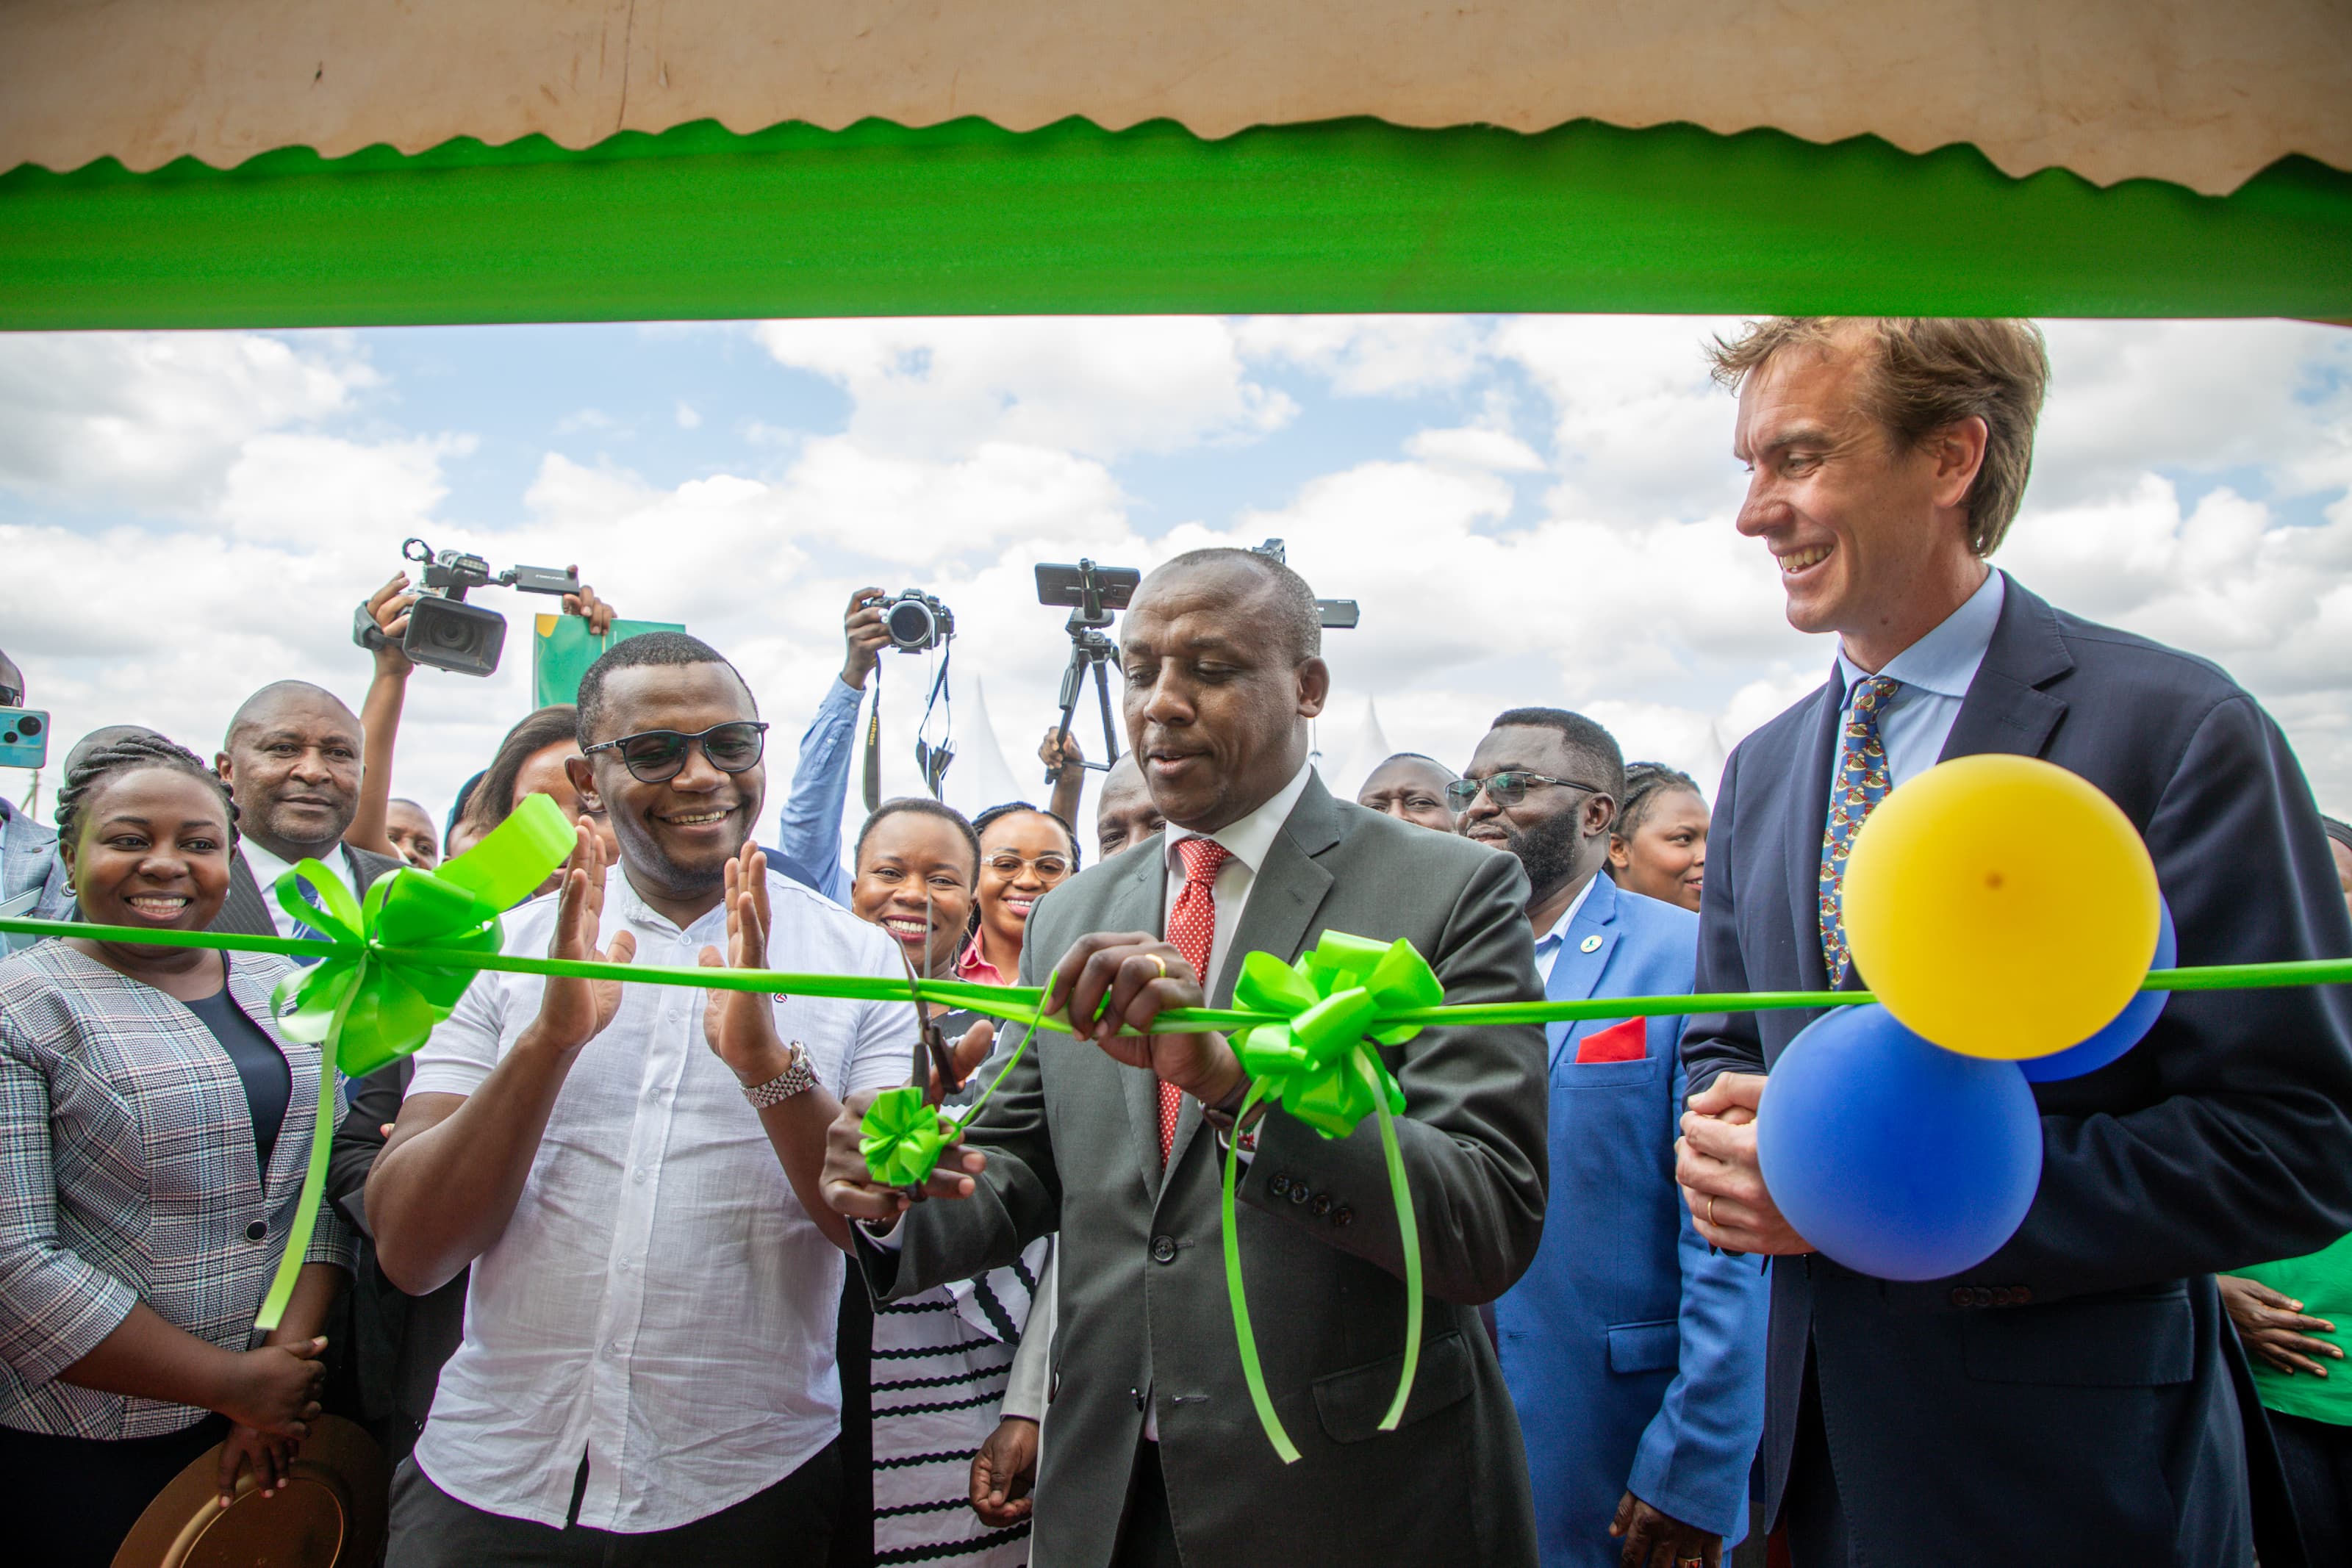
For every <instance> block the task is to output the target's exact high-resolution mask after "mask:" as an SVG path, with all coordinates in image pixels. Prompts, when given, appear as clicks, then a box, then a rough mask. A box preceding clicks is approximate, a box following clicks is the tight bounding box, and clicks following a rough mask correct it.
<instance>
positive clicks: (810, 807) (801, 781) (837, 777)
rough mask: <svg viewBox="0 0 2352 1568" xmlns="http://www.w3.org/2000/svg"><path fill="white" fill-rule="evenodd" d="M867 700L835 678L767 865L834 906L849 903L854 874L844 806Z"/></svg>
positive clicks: (813, 723)
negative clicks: (848, 862)
mask: <svg viewBox="0 0 2352 1568" xmlns="http://www.w3.org/2000/svg"><path fill="white" fill-rule="evenodd" d="M865 700H866V694H865V693H864V692H862V691H859V690H858V689H857V688H856V687H855V686H850V685H844V684H843V683H842V681H841V679H840V678H839V677H838V676H836V677H835V678H834V679H833V680H832V681H830V682H828V683H827V684H826V685H825V692H824V701H823V702H820V703H819V704H817V707H816V716H815V717H814V718H813V719H811V720H809V727H808V733H807V734H805V735H803V736H802V737H801V759H800V761H799V762H798V763H797V764H796V765H795V766H794V767H793V787H792V790H791V792H790V793H789V794H787V795H786V796H785V797H784V809H783V810H782V812H781V813H780V814H779V818H778V821H777V822H776V842H775V845H774V847H773V848H772V849H771V850H770V852H769V854H768V860H769V862H770V863H771V864H772V865H773V866H774V867H775V868H776V869H777V870H778V871H780V872H782V873H783V874H784V875H786V876H788V877H790V878H791V879H792V880H793V881H794V882H796V883H800V884H801V885H802V886H803V887H810V888H814V889H815V890H816V891H817V892H819V893H821V894H824V896H825V897H827V898H830V899H831V900H833V901H834V902H835V904H843V905H846V904H848V903H849V883H850V873H849V870H848V868H847V867H846V866H844V865H843V864H842V863H841V805H842V802H843V801H845V800H847V799H848V798H849V768H850V763H851V760H852V759H853V758H856V755H857V713H858V709H859V707H860V706H862V705H863V704H864V702H865Z"/></svg>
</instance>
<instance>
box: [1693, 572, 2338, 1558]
mask: <svg viewBox="0 0 2352 1568" xmlns="http://www.w3.org/2000/svg"><path fill="white" fill-rule="evenodd" d="M1842 698H1843V692H1842V690H1841V689H1840V687H1839V685H1838V683H1837V681H1836V680H1835V678H1834V677H1832V681H1831V683H1830V684H1829V685H1826V686H1824V687H1822V689H1821V690H1820V691H1817V692H1815V693H1814V694H1813V695H1811V696H1809V697H1807V698H1806V699H1805V700H1804V701H1802V702H1801V703H1799V704H1798V705H1797V706H1795V707H1793V708H1790V710H1789V711H1788V712H1787V713H1784V714H1782V715H1781V716H1780V717H1778V718H1776V719H1774V720H1773V721H1772V722H1771V723H1770V724H1769V725H1767V726H1765V727H1763V728H1762V729H1760V730H1759V731H1758V732H1757V733H1756V734H1754V735H1753V736H1750V737H1748V739H1747V740H1745V741H1743V742H1742V743H1741V744H1740V746H1739V747H1738V750H1736V751H1735V752H1734V753H1733V754H1732V756H1731V758H1730V760H1729V761H1728V762H1727V764H1726V765H1725V769H1724V779H1723V787H1722V789H1721V792H1720V798H1719V800H1718V803H1717V810H1716V817H1715V831H1714V833H1713V835H1712V840H1713V841H1712V842H1711V843H1710V845H1709V853H1708V856H1707V876H1706V895H1705V900H1704V908H1703V910H1702V918H1701V929H1700V942H1699V961H1698V977H1697V987H1698V989H1699V990H1701V991H1703V992H1704V991H1738V990H1749V989H1756V990H1783V989H1786V990H1811V989H1816V988H1822V987H1823V986H1825V984H1826V980H1825V978H1824V973H1823V966H1822V947H1821V936H1820V930H1819V926H1818V925H1817V924H1816V922H1817V915H1816V913H1815V908H1816V906H1815V885H1816V878H1817V875H1818V868H1819V863H1820V855H1821V842H1822V825H1823V821H1824V819H1825V816H1826V813H1827V808H1828V791H1829V772H1830V759H1831V747H1832V746H1833V745H1834V744H1835V743H1836V738H1837V721H1838V716H1839V709H1840V704H1841V701H1842ZM1982 752H2006V753H2011V754H2017V755H2023V756H2029V757H2042V758H2047V759H2048V760H2050V761H2052V762H2054V763H2057V764H2058V765H2060V766H2061V767H2063V768H2070V769H2072V770H2073V771H2074V772H2075V773H2078V774H2080V775H2082V776H2083V777H2084V778H2086V779H2089V780H2091V781H2092V782H2093V783H2095V784H2096V785H2097V786H2098V787H2099V788H2100V789H2103V790H2105V792H2106V793H2107V795H2108V796H2109V797H2110V798H2112V799H2113V800H2115V802H2116V804H2117V805H2118V806H2120V807H2122V808H2123V810H2124V812H2125V814H2126V815H2127V816H2128V817H2129V818H2130V819H2131V821H2132V822H2133V824H2134V825H2135V826H2136V827H2137V828H2138V829H2139V831H2140V832H2141V833H2142V834H2143V835H2144V836H2145V837H2146V839H2147V846H2148V849H2149V851H2150V852H2151V853H2152V854H2153V855H2154V857H2155V861H2156V869H2157V875H2158V879H2159V881H2160V882H2161V883H2162V885H2163V888H2164V894H2165V897H2166V898H2167V899H2168V901H2169V902H2170V904H2171V907H2172V914H2173V918H2174V921H2175V923H2176V925H2178V927H2179V938H2180V962H2181V963H2183V964H2230V963H2244V962H2254V961H2259V960H2268V959H2288V958H2310V957H2316V956H2327V955H2334V954H2341V953H2344V952H2347V951H2352V921H2347V915H2346V912H2345V907H2344V900H2343V897H2342V895H2341V894H2340V893H2338V891H2337V890H2336V880H2335V874H2334V871H2333V863H2332V861H2331V860H2330V857H2329V852H2328V849H2327V845H2326V840H2325V838H2324V837H2323V836H2322V834H2321V831H2320V826H2319V819H2318V814H2317V811H2316V810H2315V808H2314V806H2313V804H2312V799H2311V791H2310V789H2309V787H2308V786H2307V785H2306V784H2305V780H2304V777H2303V772H2302V769H2301V768H2300V767H2299V766H2298V765H2297V763H2296V761H2295V758H2294V753H2293V751H2292V750H2290V749H2289V747H2288V746H2287V743H2286V739H2285V737H2284V736H2282V735H2281V734H2280V733H2279V730H2278V727H2277V726H2275V725H2274V724H2273V723H2272V722H2271V719H2270V717H2269V716H2268V715H2266V714H2264V713H2263V710H2262V709H2261V708H2260V707H2259V706H2256V704H2255V703H2254V701H2253V699H2252V697H2250V696H2248V695H2246V693H2245V692H2244V691H2243V690H2242V689H2241V688H2240V687H2239V686H2238V685H2236V684H2235V683H2234V682H2232V681H2231V679H2230V677H2229V676H2228V675H2227V674H2223V673H2222V672H2221V670H2220V669H2218V668H2216V667H2215V666H2213V665H2212V664H2208V663H2206V662H2205V661H2203V660H2201V659H2195V658H2191V657H2189V655H2187V654H2185V653H2178V652H2175V651H2174V650H2172V649H2169V648H2166V647H2163V646H2161V645H2159V644H2158V643H2151V642H2148V641H2147V640H2146V639H2145V638H2140V637H2135V636H2131V635H2129V634H2127V633H2125V632H2116V631H2113V630H2111V629H2109V628H2107V627H2104V626H2097V625H2094V624H2092V623H2090V622H2086V621H2083V620H2080V619H2078V618H2076V617H2074V616H2072V615H2068V614H2065V613H2063V612H2058V611H2054V610H2053V609H2052V608H2051V607H2050V606H2049V605H2048V604H2046V603H2044V602H2043V601H2042V600H2040V599H2038V598H2036V597H2035V596H2034V595H2032V594H2031V593H2029V592H2027V591H2024V590H2023V589H2022V588H2020V587H2019V586H2018V585H2017V583H2016V582H2015V581H2014V580H2011V582H2010V583H2009V585H2008V597H2007V600H2006V601H2005V602H2004V604H2003V605H2002V608H2001V615H2000V624H1999V626H1998V627H1997V628H1996V629H1995V631H1994V633H1993V638H1992V643H1991V646H1990V648H1989V649H1988V651H1987V653H1986V654H1985V660H1984V664H1983V666H1982V667H1981V668H1980V669H1979V671H1978V674H1977V677H1976V680H1975V681H1974V682H1973V683H1972V684H1971V685H1970V686H1969V694H1968V696H1967V698H1966V700H1965V701H1964V702H1963V703H1962V705H1961V707H1960V712H1959V716H1958V719H1957V720H1956V721H1955V722H1954V724H1953V727H1952V732H1951V735H1950V737H1949V738H1948V740H1947V741H1946V742H1945V746H1944V751H1943V755H1944V756H1945V757H1947V758H1951V757H1962V756H1969V755H1972V754H1976V753H1982ZM1859 978H1861V979H1863V980H1866V978H1867V977H1859ZM1814 1016H1816V1015H1813V1014H1810V1013H1796V1012H1771V1013H1760V1014H1750V1013H1736V1014H1728V1015H1716V1016H1712V1017H1706V1018H1698V1019H1692V1020H1691V1024H1690V1027H1689V1028H1688V1030H1686V1031H1685V1037H1684V1043H1683V1053H1684V1060H1685V1063H1686V1064H1687V1066H1688V1068H1689V1072H1690V1081H1691V1084H1692V1086H1693V1088H1694V1089H1696V1088H1699V1087H1703V1086H1704V1085H1705V1084H1706V1083H1708V1082H1712V1081H1713V1080H1714V1078H1715V1077H1716V1075H1717V1074H1718V1073H1720V1072H1724V1071H1743V1072H1756V1071H1764V1070H1765V1069H1767V1068H1768V1067H1769V1065H1770V1063H1771V1062H1772V1061H1773V1060H1774V1059H1775V1058H1777V1057H1778V1056H1779V1055H1780V1051H1782V1050H1783V1049H1784V1048H1785V1047H1786V1046H1787V1045H1788V1043H1789V1040H1790V1039H1791V1038H1792V1037H1793V1036H1794V1035H1795V1034H1796V1033H1797V1031H1798V1030H1800V1029H1801V1028H1803V1027H1804V1025H1805V1024H1806V1023H1808V1022H1810V1021H1811V1019H1812V1017H1814ZM2034 1097H2035V1099H2036V1101H2037V1102H2038V1103H2039V1104H2040V1106H2041V1110H2042V1143H2043V1155H2042V1183H2041V1186H2040V1188H2039V1190H2038V1191H2037V1193H2036V1194H2035V1197H2034V1200H2033V1207H2032V1209H2031V1210H2030V1211H2029V1212H2028V1213H2027V1215H2026V1218H2025V1221H2024V1223H2023V1225H2021V1227H2020V1228H2019V1229H2018V1232H2017V1234H2016V1235H2015V1236H2014V1237H2013V1238H2011V1240H2010V1241H2009V1243H2008V1244H2007V1245H2006V1246H2004V1247H2003V1248H2002V1249H2000V1251H1999V1252H1997V1253H1995V1254H1994V1255H1993V1256H1992V1257H1991V1258H1990V1259H1988V1260H1986V1261H1985V1262H1984V1263H1983V1264H1982V1265H1981V1266H1979V1267H1978V1268H1976V1269H1974V1270H1969V1272H1968V1273H1967V1274H1965V1275H1963V1276H1960V1277H1958V1278H1955V1279H1951V1280H1945V1281H1933V1282H1928V1283H1919V1284H1901V1283H1895V1282H1890V1281H1881V1280H1876V1279H1872V1278H1869V1277H1866V1276H1864V1275H1861V1274H1858V1273H1855V1272H1854V1271H1853V1270H1848V1269H1844V1268H1842V1267H1840V1266H1839V1265H1837V1264H1834V1263H1832V1262H1831V1261H1829V1260H1827V1259H1824V1258H1822V1257H1819V1256H1814V1257H1811V1258H1803V1259H1797V1258H1788V1259H1782V1260H1779V1261H1778V1262H1777V1263H1776V1264H1775V1265H1774V1267H1773V1270H1772V1276H1773V1292H1772V1321H1771V1333H1770V1352H1769V1364H1770V1370H1769V1388H1768V1404H1767V1413H1766V1424H1765V1432H1764V1442H1763V1446H1762V1448H1761V1450H1760V1452H1759V1456H1758V1476H1757V1486H1758V1495H1759V1500H1760V1501H1762V1502H1763V1503H1765V1504H1766V1505H1767V1506H1768V1507H1769V1508H1772V1509H1774V1510H1776V1511H1777V1509H1778V1508H1779V1506H1780V1498H1781V1493H1782V1488H1783V1485H1784V1483H1785V1482H1786V1480H1787V1478H1788V1472H1789V1461H1790V1452H1791V1448H1792V1446H1793V1441H1794V1437H1795V1427H1796V1416H1797V1410H1798V1401H1799V1395H1800V1392H1801V1388H1802V1385H1803V1382H1804V1377H1805V1371H1806V1356H1807V1351H1808V1346H1809V1345H1810V1349H1811V1357H1812V1363H1813V1373H1814V1375H1815V1377H1816V1378H1817V1379H1818V1385H1819V1391H1820V1399H1821V1406H1822V1419H1823V1426H1824V1428H1825V1431H1826V1440H1827V1446H1828V1450H1829V1456H1830V1460H1831V1464H1832V1470H1833V1472H1834V1475H1835V1479H1836V1486H1837V1492H1838V1496H1839V1498H1840V1500H1841V1501H1842V1502H1843V1506H1844V1510H1845V1514H1846V1522H1847V1527H1848V1529H1849V1531H1851V1534H1852V1540H1853V1548H1854V1552H1855V1555H1856V1559H1857V1561H1872V1562H1888V1563H1894V1562H1899V1563H1918V1564H1927V1563H2026V1562H2032V1563H2125V1562H2128V1563H2184V1564H2186V1563H2197V1564H2210V1563H2242V1562H2245V1561H2248V1560H2249V1558H2250V1556H2251V1550H2252V1549H2251V1545H2250V1527H2249V1523H2248V1510H2247V1484H2248V1483H2247V1479H2246V1448H2245V1442H2244V1438H2243V1437H2242V1427H2241V1414H2240V1410H2239V1408H2238V1404H2237V1396H2236V1395H2235V1393H2234V1392H2233V1387H2232V1363H2233V1360H2234V1358H2235V1348H2234V1344H2233V1343H2230V1342H2228V1341H2227V1339H2226V1331H2225V1330H2224V1327H2223V1323H2222V1318H2221V1312H2220V1308H2219V1303H2218V1299H2217V1297H2216V1294H2215V1291H2214V1286H2213V1281H2212V1278H2211V1277H2212V1275H2213V1274H2214V1273H2215V1272H2216V1271H2217V1270H2230V1269H2233V1268H2238V1267H2242V1266H2243V1265H2245V1264H2248V1263H2252V1262H2254V1261H2257V1260H2262V1259H2264V1258H2270V1257H2281V1258H2291V1257H2299V1256H2301V1255H2302V1254H2304V1253H2306V1252H2310V1251H2313V1250H2315V1249H2318V1248H2320V1247H2323V1246H2326V1244H2328V1243H2329V1242H2331V1241H2333V1240H2335V1239H2336V1238H2337V1237H2339V1236H2342V1235H2344V1234H2345V1233H2346V1232H2347V1230H2352V1157H2347V1155H2352V998H2347V993H2346V988H2341V987H2336V988H2316V987H2304V988H2282V989H2277V990H2255V991H2235V992H2207V993H2198V992H2182V993H2179V994H2177V995H2175V996H2174V997H2173V998H2172V999H2171V1001H2170V1003H2169V1004H2168V1006H2167V1007H2166V1009H2165V1010H2164V1013H2163V1015H2162V1017H2161V1018H2160V1019H2158V1022H2157V1024H2156V1027H2155V1028H2154V1029H2153V1030H2150V1031H2149V1033H2148V1035H2147V1038H2146V1039H2145V1040H2142V1041H2141V1042H2140V1043H2139V1045H2138V1046H2137V1048H2136V1049H2134V1050H2133V1051H2130V1052H2129V1053H2127V1054H2126V1055H2125V1056H2124V1057H2123V1058H2122V1059H2121V1060H2120V1061H2116V1062H2115V1063H2113V1064H2112V1065H2110V1066H2108V1067H2105V1068H2104V1069H2102V1070H2100V1071H2097V1072H2095V1073H2090V1074H2088V1075H2086V1076H2084V1077H2082V1078H2077V1079H2073V1080H2069V1081H2066V1082H2057V1083H2038V1084H2036V1085H2034ZM1769 1103H1770V1097H1769V1093H1768V1095H1767V1096H1766V1104H1767V1106H1768V1107H1769ZM1768 1113H1769V1112H1768ZM2256 1430H2257V1431H2258V1432H2259V1431H2261V1430H2262V1428H2261V1427H2259V1425H2258V1426H2257V1427H2256Z"/></svg>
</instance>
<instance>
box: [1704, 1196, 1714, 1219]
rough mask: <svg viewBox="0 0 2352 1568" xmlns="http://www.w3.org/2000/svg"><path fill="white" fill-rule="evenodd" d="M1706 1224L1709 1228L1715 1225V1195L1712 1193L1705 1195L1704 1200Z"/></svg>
mask: <svg viewBox="0 0 2352 1568" xmlns="http://www.w3.org/2000/svg"><path fill="white" fill-rule="evenodd" d="M1706 1222H1707V1224H1709V1225H1710V1226H1711V1225H1713V1224H1714V1223H1715V1195H1714V1194H1713V1193H1709V1194H1708V1195H1707V1199H1706Z"/></svg>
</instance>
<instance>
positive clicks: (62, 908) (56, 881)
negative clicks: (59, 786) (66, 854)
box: [0, 800, 74, 956]
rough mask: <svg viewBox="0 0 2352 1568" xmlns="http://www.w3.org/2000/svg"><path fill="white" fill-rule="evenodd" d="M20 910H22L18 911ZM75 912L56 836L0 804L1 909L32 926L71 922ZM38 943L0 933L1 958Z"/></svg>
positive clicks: (4, 804)
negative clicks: (42, 922)
mask: <svg viewBox="0 0 2352 1568" xmlns="http://www.w3.org/2000/svg"><path fill="white" fill-rule="evenodd" d="M27 900H29V901H30V902H26V901H27ZM18 904H23V907H22V908H18V907H16V905H18ZM73 906H74V900H73V894H71V893H69V892H68V891H67V886H66V866H65V862H64V860H63V859H62V858H61V857H59V855H58V831H57V830H56V829H55V828H51V827H47V826H45V825H44V824H42V823H39V822H37V821H33V820H32V818H30V817H28V816H26V814H25V813H24V812H22V811H20V810H17V809H16V807H15V806H14V805H12V804H10V803H9V802H8V801H6V800H0V909H5V910H6V912H7V913H9V914H12V915H24V916H25V917H26V918H27V919H30V920H70V919H72V918H73ZM39 940H40V938H39V937H37V936H7V935H5V933H0V956H5V955H6V954H8V953H10V952H13V951H15V950H16V948H19V947H29V946H32V945H33V944H34V943H35V942H37V941H39Z"/></svg>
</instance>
